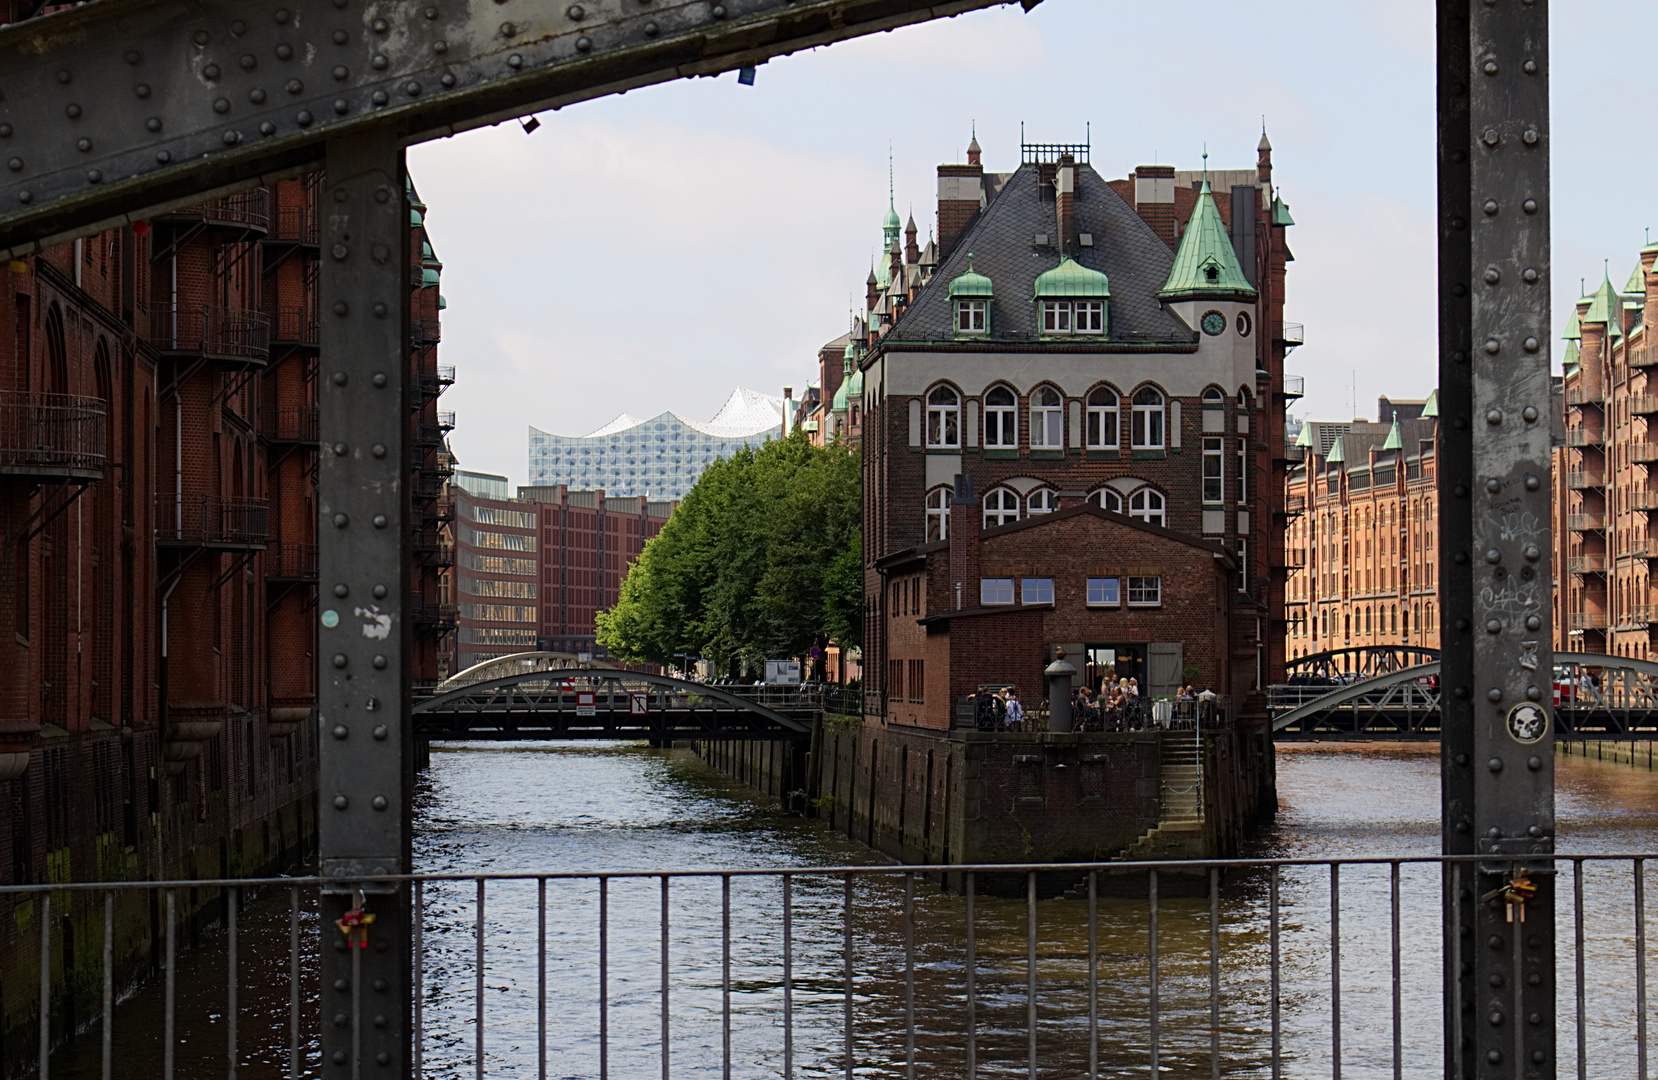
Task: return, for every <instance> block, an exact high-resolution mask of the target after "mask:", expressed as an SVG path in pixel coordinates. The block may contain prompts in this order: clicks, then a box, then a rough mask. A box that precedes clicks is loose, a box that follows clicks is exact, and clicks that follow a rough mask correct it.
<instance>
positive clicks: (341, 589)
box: [334, 581, 351, 600]
mask: <svg viewBox="0 0 1658 1080" xmlns="http://www.w3.org/2000/svg"><path fill="white" fill-rule="evenodd" d="M334 595H335V596H337V597H339V598H340V599H342V600H344V599H345V598H346V597H347V596H350V595H351V588H350V587H349V586H348V585H346V583H345V582H343V581H342V582H340V583H339V584H337V585H335V586H334Z"/></svg>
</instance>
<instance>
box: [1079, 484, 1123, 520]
mask: <svg viewBox="0 0 1658 1080" xmlns="http://www.w3.org/2000/svg"><path fill="white" fill-rule="evenodd" d="M1088 501H1089V502H1091V503H1093V504H1094V505H1095V506H1098V507H1099V508H1100V509H1101V510H1109V511H1111V512H1112V513H1113V514H1120V513H1122V512H1123V496H1122V493H1121V492H1119V491H1118V490H1117V489H1116V488H1109V487H1103V488H1100V489H1099V490H1098V491H1096V492H1094V493H1093V494H1092V495H1090V496H1088ZM1113 504H1115V505H1113Z"/></svg>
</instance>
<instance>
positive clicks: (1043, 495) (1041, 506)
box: [1025, 488, 1059, 514]
mask: <svg viewBox="0 0 1658 1080" xmlns="http://www.w3.org/2000/svg"><path fill="white" fill-rule="evenodd" d="M1058 509H1059V495H1058V493H1056V492H1055V491H1054V489H1053V488H1037V489H1036V490H1035V491H1033V492H1031V493H1030V494H1029V495H1028V496H1026V498H1025V512H1026V513H1028V514H1051V513H1053V512H1054V511H1055V510H1058Z"/></svg>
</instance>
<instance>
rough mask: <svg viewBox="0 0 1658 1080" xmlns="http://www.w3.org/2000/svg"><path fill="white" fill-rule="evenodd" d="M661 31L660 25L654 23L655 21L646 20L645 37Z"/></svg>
mask: <svg viewBox="0 0 1658 1080" xmlns="http://www.w3.org/2000/svg"><path fill="white" fill-rule="evenodd" d="M661 32H662V28H661V27H660V26H658V25H656V23H654V22H648V23H646V24H645V36H646V37H655V36H656V35H658V34H660V33H661Z"/></svg>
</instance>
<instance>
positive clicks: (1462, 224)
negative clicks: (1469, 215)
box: [1451, 217, 1468, 232]
mask: <svg viewBox="0 0 1658 1080" xmlns="http://www.w3.org/2000/svg"><path fill="white" fill-rule="evenodd" d="M1467 227H1468V222H1467V221H1465V220H1464V219H1462V218H1459V217H1454V218H1452V219H1451V228H1453V229H1455V230H1456V231H1457V232H1461V231H1462V230H1463V229H1466V228H1467Z"/></svg>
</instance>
